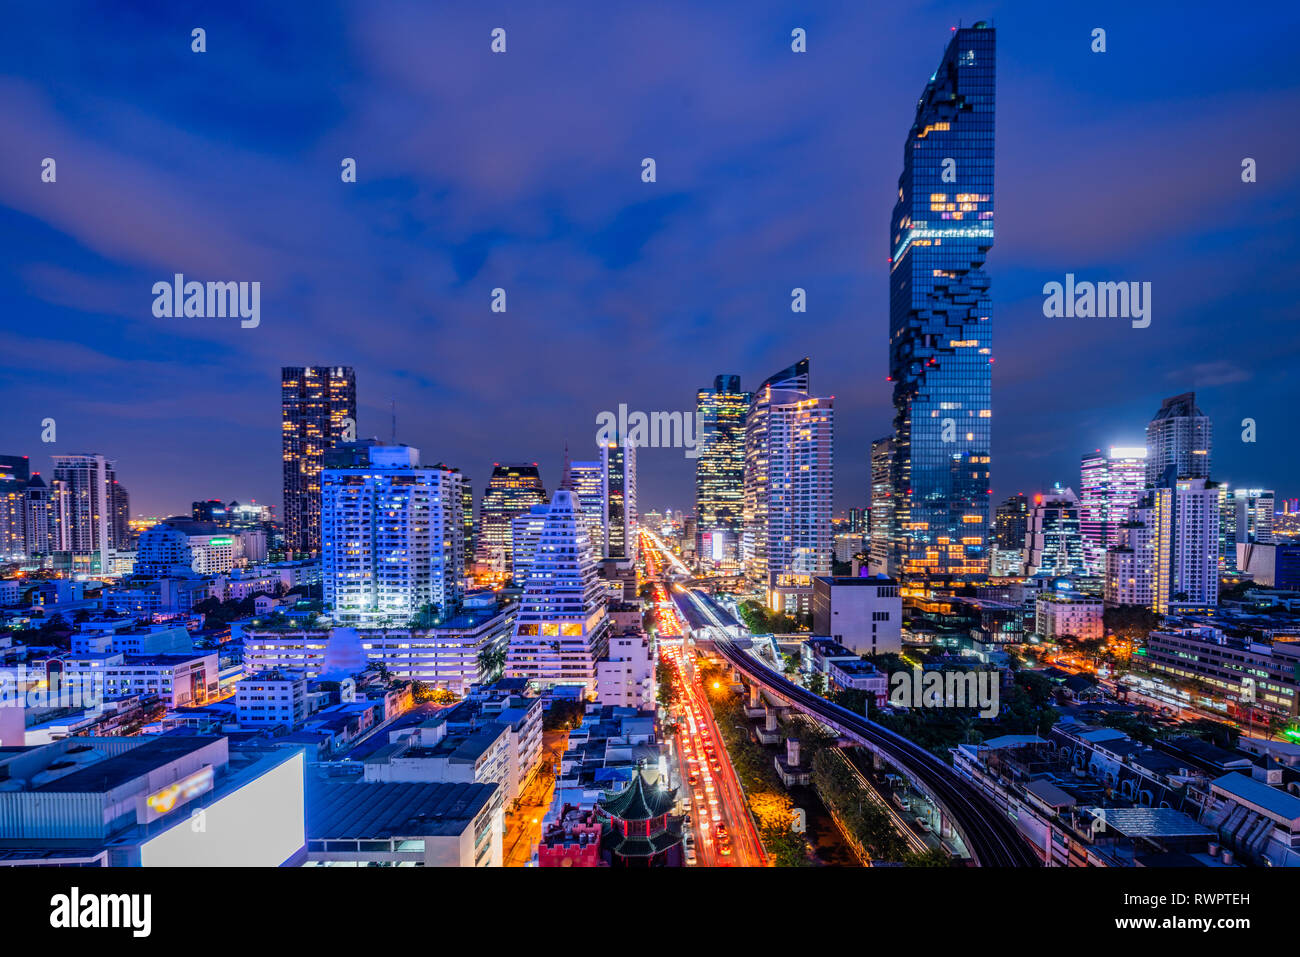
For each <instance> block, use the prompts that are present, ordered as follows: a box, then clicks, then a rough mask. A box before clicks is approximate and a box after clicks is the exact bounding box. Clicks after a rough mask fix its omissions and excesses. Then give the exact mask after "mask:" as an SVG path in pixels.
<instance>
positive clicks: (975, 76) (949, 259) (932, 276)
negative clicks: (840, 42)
mask: <svg viewBox="0 0 1300 957" xmlns="http://www.w3.org/2000/svg"><path fill="white" fill-rule="evenodd" d="M993 86H994V31H993V28H992V27H990V26H988V25H987V24H985V23H984V22H983V21H981V22H979V23H976V24H975V26H973V27H967V28H964V29H960V30H957V31H956V32H955V33H954V34H953V37H952V41H951V42H950V43H949V44H948V48H947V50H946V51H945V52H944V55H943V59H942V61H941V62H940V63H939V68H938V69H937V70H936V71H935V72H934V75H933V76H932V77H931V78H930V82H929V83H927V84H926V87H925V91H924V92H923V93H922V94H921V98H920V101H919V103H918V105H917V110H916V120H915V122H914V123H913V124H912V129H911V131H910V132H909V133H908V136H907V141H906V144H905V146H904V151H903V174H902V176H900V177H899V180H898V202H897V204H896V205H895V207H894V215H893V219H892V222H891V229H890V251H891V259H890V285H889V293H890V295H889V310H890V317H889V320H890V322H889V347H890V379H891V381H892V382H893V383H894V449H893V463H892V468H891V473H892V474H891V481H892V484H893V486H894V497H893V501H894V516H893V534H892V539H893V545H894V547H893V550H892V554H893V561H892V562H891V567H890V569H889V571H890V572H891V574H904V575H907V574H912V575H927V574H928V575H956V576H960V575H980V574H984V573H986V572H987V569H988V560H987V539H988V523H989V432H990V423H991V417H992V404H991V398H990V393H991V382H992V375H991V372H992V370H991V363H992V362H993V356H992V345H991V335H990V333H991V329H990V326H991V315H992V304H991V300H990V296H989V277H988V275H987V274H986V273H985V272H984V260H985V257H986V256H987V254H988V251H989V249H990V248H991V247H992V246H993Z"/></svg>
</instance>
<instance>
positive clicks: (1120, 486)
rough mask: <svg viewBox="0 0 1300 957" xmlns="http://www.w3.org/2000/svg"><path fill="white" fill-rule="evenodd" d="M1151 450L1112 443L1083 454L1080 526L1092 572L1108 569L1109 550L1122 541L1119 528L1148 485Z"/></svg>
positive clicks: (1127, 518) (1098, 573) (1088, 563)
mask: <svg viewBox="0 0 1300 957" xmlns="http://www.w3.org/2000/svg"><path fill="white" fill-rule="evenodd" d="M1146 456H1147V450H1146V449H1145V448H1143V447H1141V446H1136V447H1127V446H1111V447H1110V449H1109V450H1107V451H1106V452H1102V451H1101V450H1100V449H1098V450H1097V451H1096V452H1090V453H1089V454H1087V455H1085V456H1083V459H1082V461H1081V463H1080V466H1079V490H1080V495H1079V526H1080V528H1081V530H1082V532H1083V559H1084V564H1085V565H1086V566H1087V569H1088V574H1089V575H1101V574H1104V572H1105V570H1106V549H1108V548H1110V547H1111V546H1112V545H1115V544H1118V542H1119V529H1120V526H1122V525H1123V524H1124V523H1125V522H1127V521H1128V520H1129V513H1130V511H1131V510H1132V508H1133V507H1134V506H1135V505H1137V503H1138V501H1139V500H1140V499H1141V498H1142V492H1143V489H1144V488H1145V487H1146Z"/></svg>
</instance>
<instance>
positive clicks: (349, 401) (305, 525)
mask: <svg viewBox="0 0 1300 957" xmlns="http://www.w3.org/2000/svg"><path fill="white" fill-rule="evenodd" d="M280 417H281V422H280V428H281V443H282V448H283V456H284V547H285V548H286V549H288V550H289V551H294V552H316V551H319V550H320V547H321V527H320V526H321V518H320V515H321V512H320V509H321V486H320V473H321V469H322V468H324V467H325V453H326V452H327V451H329V450H330V449H332V448H333V447H334V446H335V445H336V444H338V443H340V442H345V441H350V440H351V439H352V437H353V436H354V435H355V433H356V422H357V382H356V375H355V374H354V373H353V371H352V369H351V368H350V367H348V366H302V367H285V368H283V369H281V370H280Z"/></svg>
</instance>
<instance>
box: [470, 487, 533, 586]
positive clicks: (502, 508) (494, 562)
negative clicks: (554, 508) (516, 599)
mask: <svg viewBox="0 0 1300 957" xmlns="http://www.w3.org/2000/svg"><path fill="white" fill-rule="evenodd" d="M539 504H540V505H544V504H546V489H545V488H544V487H543V486H542V476H541V473H540V472H538V471H537V463H536V462H531V463H528V464H520V465H502V464H500V463H499V462H497V463H493V465H492V477H491V478H489V479H488V486H487V489H486V490H485V491H484V492H483V498H482V499H481V500H480V501H479V513H478V514H479V519H478V551H477V558H478V562H479V564H481V565H483V566H485V568H486V569H487V570H488V571H489V572H492V573H494V574H506V573H508V572H509V571H510V523H511V521H512V520H513V519H514V518H515V516H516V515H522V514H524V513H525V512H527V511H528V510H529V509H530V508H532V507H533V506H534V505H539Z"/></svg>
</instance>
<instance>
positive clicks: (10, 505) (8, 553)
mask: <svg viewBox="0 0 1300 957" xmlns="http://www.w3.org/2000/svg"><path fill="white" fill-rule="evenodd" d="M30 481H31V474H30V470H29V467H28V463H27V456H25V455H0V561H4V560H6V559H10V558H25V557H27V484H28V482H30Z"/></svg>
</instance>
